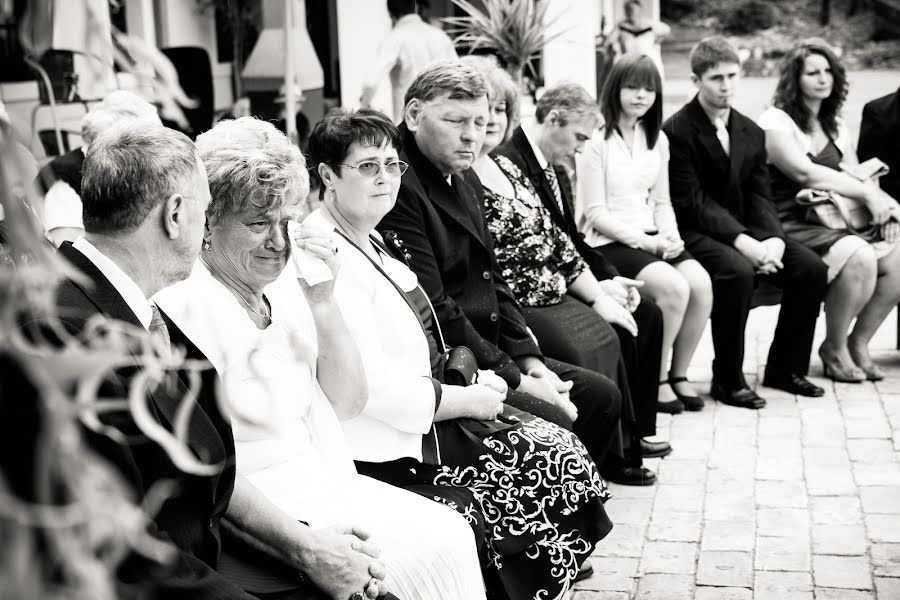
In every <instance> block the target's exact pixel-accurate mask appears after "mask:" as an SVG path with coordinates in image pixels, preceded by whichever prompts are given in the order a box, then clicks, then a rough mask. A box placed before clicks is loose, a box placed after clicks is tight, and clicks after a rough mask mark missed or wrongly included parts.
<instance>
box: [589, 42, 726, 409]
mask: <svg viewBox="0 0 900 600" xmlns="http://www.w3.org/2000/svg"><path fill="white" fill-rule="evenodd" d="M600 103H601V109H602V111H603V116H604V118H605V120H606V125H605V127H604V129H602V130H600V131H598V132H596V133H595V134H594V137H593V138H592V139H591V140H590V141H589V142H588V143H587V144H586V145H585V149H584V152H582V153H581V155H580V156H579V157H578V169H577V172H578V193H577V195H576V202H575V217H576V220H577V221H578V227H579V229H580V230H581V231H582V232H583V233H584V235H585V240H586V241H587V243H588V244H590V245H591V246H594V247H598V246H602V252H603V255H604V256H606V258H607V259H609V260H610V262H612V263H613V265H615V267H616V268H617V269H618V270H619V272H620V273H621V274H622V275H624V276H625V277H633V278H636V279H640V280H643V281H644V287H643V289H642V293H644V294H646V295H648V296H649V297H650V298H652V299H653V300H654V301H655V302H656V303H657V304H658V305H659V308H660V309H661V310H662V312H663V322H664V326H663V361H662V366H661V372H660V395H659V410H660V411H664V412H670V413H678V412H681V410H682V409H683V408H687V409H688V410H700V409H701V408H703V401H702V399H700V398H699V397H698V396H697V394H696V393H695V392H694V390H693V388H692V387H691V385H690V383H689V382H688V381H687V368H688V366H689V365H690V362H691V357H692V356H693V354H694V350H695V349H696V347H697V343H698V342H699V341H700V335H701V334H702V333H703V328H704V326H705V325H706V320H707V319H708V318H709V314H710V310H711V309H712V284H711V282H710V279H709V275H708V274H707V273H706V271H705V270H704V269H703V267H702V266H700V263H698V262H697V261H696V260H694V259H693V258H692V257H691V256H690V254H688V253H687V252H685V251H684V242H683V241H682V240H681V237H680V235H679V233H678V223H677V222H676V221H675V213H674V212H673V210H672V203H671V201H670V199H669V167H668V163H669V142H668V140H667V139H666V135H665V134H664V133H663V132H662V131H660V127H661V125H662V82H661V79H660V76H659V71H658V70H657V69H656V66H655V64H654V63H653V61H652V60H651V59H650V57H648V56H646V55H643V54H628V55H625V56H623V57H622V58H621V59H620V60H619V61H618V62H617V63H616V64H615V65H613V68H612V70H611V72H610V75H609V79H608V80H607V83H606V86H605V87H604V89H603V95H602V98H601V101H600ZM670 350H671V352H672V367H671V369H670V370H669V372H668V376H666V366H667V362H668V361H667V356H668V353H669V351H670Z"/></svg>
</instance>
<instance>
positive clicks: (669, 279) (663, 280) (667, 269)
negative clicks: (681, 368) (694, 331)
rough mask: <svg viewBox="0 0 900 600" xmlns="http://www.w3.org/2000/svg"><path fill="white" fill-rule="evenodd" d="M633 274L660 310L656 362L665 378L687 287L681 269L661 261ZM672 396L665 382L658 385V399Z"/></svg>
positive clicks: (688, 296)
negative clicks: (660, 331)
mask: <svg viewBox="0 0 900 600" xmlns="http://www.w3.org/2000/svg"><path fill="white" fill-rule="evenodd" d="M637 278H638V279H640V280H641V281H643V282H644V287H643V288H641V293H642V294H646V295H647V296H649V297H650V298H652V299H653V301H654V302H656V304H657V306H659V309H660V310H661V311H662V314H663V335H662V361H661V362H660V373H659V380H660V381H666V380H667V379H668V375H667V373H666V367H667V365H668V363H669V353H670V352H671V350H672V344H673V343H674V342H675V337H676V336H677V335H678V331H679V330H680V329H681V323H682V321H683V320H684V314H685V311H686V310H687V307H688V301H689V299H690V294H691V288H690V286H689V285H688V282H687V280H686V279H685V278H684V277H683V276H682V275H681V273H679V272H678V271H677V270H675V268H674V267H672V265H670V264H669V263H666V262H663V261H657V262H653V263H650V264H649V265H647V266H646V267H644V268H643V269H641V272H640V273H638V276H637ZM674 399H675V394H674V393H673V392H672V390H671V389H669V388H668V386H660V395H659V401H660V402H668V401H671V400H674Z"/></svg>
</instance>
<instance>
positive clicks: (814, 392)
mask: <svg viewBox="0 0 900 600" xmlns="http://www.w3.org/2000/svg"><path fill="white" fill-rule="evenodd" d="M763 385H764V386H766V387H770V388H775V389H777V390H784V391H785V392H787V393H789V394H797V395H798V396H809V397H810V398H818V397H819V396H824V395H825V390H823V389H822V388H820V387H819V386H817V385H814V384H813V383H812V382H810V381H809V380H808V379H807V378H806V377H803V376H802V375H793V374H791V375H775V374H769V373H766V376H765V377H763Z"/></svg>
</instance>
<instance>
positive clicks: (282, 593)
mask: <svg viewBox="0 0 900 600" xmlns="http://www.w3.org/2000/svg"><path fill="white" fill-rule="evenodd" d="M81 196H82V202H83V205H84V228H85V236H84V237H82V238H79V239H78V240H76V241H75V242H74V243H69V242H65V243H64V244H63V245H62V247H61V248H60V250H59V253H60V255H61V256H62V257H63V258H64V259H66V260H67V261H68V262H69V263H71V265H72V266H73V267H75V268H76V269H77V270H78V271H80V273H81V275H82V276H83V277H81V278H73V279H67V280H65V281H63V282H62V284H61V285H60V287H59V290H58V298H57V303H58V307H59V315H60V318H61V320H62V322H63V325H64V326H65V327H66V329H68V330H69V331H70V332H72V333H77V332H79V331H83V330H84V327H85V325H86V324H87V322H88V321H90V320H91V319H96V317H97V316H98V315H100V316H102V317H103V318H105V319H107V320H110V321H118V322H121V323H122V324H124V325H125V326H127V327H129V328H130V329H131V330H132V331H136V332H138V334H141V335H140V337H143V336H144V335H149V337H150V338H151V339H152V340H155V345H156V347H157V348H158V351H159V352H160V354H162V355H163V357H165V356H166V355H167V354H169V352H170V350H174V349H176V348H180V349H183V350H184V351H185V352H186V355H187V358H188V359H195V360H205V357H204V356H203V354H202V353H201V352H200V350H199V349H198V348H197V347H196V346H195V345H194V344H193V343H191V341H190V340H189V339H188V338H187V337H186V336H185V335H184V334H183V333H182V332H181V331H180V330H179V329H178V327H177V326H175V325H174V323H173V322H172V321H171V320H170V319H169V318H168V317H167V316H166V315H164V314H163V313H162V312H161V311H160V310H159V309H158V308H157V307H156V306H155V305H154V304H153V303H152V302H151V301H150V300H149V298H150V297H151V296H152V295H153V294H155V293H156V292H157V291H159V290H160V289H162V288H164V287H166V286H168V285H171V284H173V283H175V282H177V281H179V280H181V279H183V278H185V277H186V276H187V275H188V274H189V273H190V271H191V268H192V266H193V265H194V262H195V261H196V259H197V256H198V254H199V251H200V244H201V241H202V236H203V229H204V223H205V210H206V206H207V204H208V203H209V199H210V192H209V186H208V183H207V179H206V173H205V170H204V168H203V165H202V163H201V162H200V156H199V153H198V152H197V150H196V148H195V147H194V145H193V143H192V142H191V141H190V140H189V139H188V138H187V137H186V136H185V135H183V134H181V133H179V132H176V131H174V130H171V129H166V128H161V127H159V128H138V127H133V128H127V127H124V128H117V129H116V130H115V131H110V132H108V133H104V134H101V135H100V136H99V137H98V138H97V139H96V140H95V141H94V143H92V145H91V152H90V153H89V154H88V155H87V157H86V158H85V161H84V167H83V178H82V194H81ZM144 330H146V332H147V334H143V332H144ZM141 374H144V375H149V376H150V379H149V383H146V385H147V401H146V405H147V409H148V414H147V415H146V416H147V418H149V419H151V420H152V421H153V425H154V429H156V430H157V431H156V433H155V434H154V435H153V436H152V440H151V439H148V437H147V435H145V434H146V433H147V432H148V429H147V428H146V426H145V425H140V426H139V424H138V422H137V421H136V420H135V418H134V417H133V415H132V413H131V412H130V411H121V412H107V413H103V415H102V416H101V417H100V418H101V420H102V422H103V424H104V425H105V426H107V427H108V428H111V429H112V430H113V431H118V432H121V433H122V434H123V435H124V436H125V439H126V440H129V441H130V443H122V442H121V440H120V439H115V438H114V437H110V436H107V435H105V434H99V433H96V432H93V431H91V432H88V433H86V435H87V441H88V443H89V445H90V446H92V447H93V448H94V449H95V450H96V452H97V453H98V454H99V455H100V456H103V457H104V458H106V459H107V460H108V461H110V462H111V463H112V464H113V465H115V466H116V467H118V469H119V470H120V471H121V473H122V476H123V478H124V479H125V480H126V481H127V482H128V483H130V484H131V486H132V487H133V488H134V490H135V492H136V494H137V497H138V498H139V499H142V498H144V497H145V496H146V495H147V494H148V492H149V490H151V488H152V487H153V486H154V485H155V484H156V483H158V482H160V481H163V480H171V481H173V482H175V484H176V493H175V494H174V495H173V496H171V497H170V498H168V499H167V500H166V501H165V503H164V504H163V505H162V507H161V509H160V510H159V512H158V513H157V514H156V515H154V517H153V524H152V529H151V533H153V534H154V535H156V536H158V537H159V538H161V539H163V540H166V541H170V542H171V543H173V544H174V545H175V546H176V547H177V548H178V549H179V552H178V555H177V560H176V561H175V562H174V563H173V564H172V565H163V566H151V565H148V564H147V563H146V561H144V562H140V561H131V560H127V561H126V562H125V566H124V567H123V568H124V569H125V570H124V571H122V570H121V569H120V573H119V574H118V575H119V579H120V581H121V582H122V585H123V586H124V587H123V589H124V588H128V589H134V588H135V586H136V587H137V588H138V589H144V590H149V591H152V592H154V593H155V594H156V595H157V596H158V597H160V598H166V599H168V598H191V599H194V598H209V599H212V598H234V599H245V598H251V597H252V596H249V595H248V594H247V593H245V591H244V590H243V589H242V587H243V588H244V589H247V590H250V591H251V592H252V593H253V594H261V595H263V597H266V598H296V599H306V600H309V599H319V598H324V597H329V598H330V597H338V598H348V597H350V596H351V595H354V594H357V595H356V597H358V598H362V597H363V596H360V595H359V594H362V593H363V592H365V593H366V595H368V596H369V597H373V598H374V597H375V596H376V595H378V593H379V592H382V593H383V592H384V591H385V590H386V588H385V587H384V584H383V581H382V579H383V578H384V575H385V572H384V567H383V565H381V563H380V562H379V561H377V560H376V559H375V558H373V557H374V556H376V555H377V550H376V549H375V548H373V547H372V546H371V544H370V543H368V542H366V540H365V534H359V533H357V532H355V531H353V530H352V529H347V530H340V531H339V530H338V529H336V528H335V529H329V530H310V529H309V528H308V527H307V526H305V525H304V524H302V523H298V522H297V521H295V520H293V519H291V518H290V517H289V516H287V515H286V514H284V513H283V512H281V511H280V510H278V509H277V508H275V507H274V506H273V505H272V504H271V503H270V502H269V501H268V500H267V499H266V498H265V497H263V496H262V495H261V494H260V493H259V492H258V491H256V489H255V488H254V487H253V486H252V484H250V483H249V481H247V480H246V479H245V478H243V477H242V476H240V475H236V472H235V457H234V438H233V435H232V432H231V426H230V424H229V421H228V419H227V417H226V416H225V415H223V414H222V412H221V411H220V409H219V403H218V401H217V399H216V397H215V392H216V385H215V384H216V374H215V371H213V370H212V369H206V370H203V371H201V372H200V387H199V390H198V391H197V394H196V396H192V395H191V394H189V393H188V389H189V383H188V382H189V374H188V373H186V372H185V371H183V370H180V371H177V372H176V371H169V372H166V373H163V374H160V375H159V380H156V377H157V376H155V375H154V374H153V372H152V370H148V371H147V372H144V373H142V370H141V367H136V368H133V369H131V370H129V371H117V372H116V373H115V375H114V376H111V377H110V379H109V381H108V382H107V383H108V385H107V388H108V391H109V392H111V393H112V394H113V396H114V397H121V396H122V394H125V393H126V391H127V390H128V389H129V387H130V386H131V385H132V384H134V383H135V378H136V377H138V376H140V375H141ZM137 385H144V382H140V383H138V384H137ZM104 395H106V394H104ZM183 402H191V403H193V406H192V411H191V412H190V417H189V421H188V423H187V430H186V432H187V435H186V436H185V439H184V440H183V443H184V444H185V445H186V448H182V450H183V451H188V450H189V452H190V457H191V458H190V459H189V460H190V462H192V463H194V466H195V468H194V469H191V472H189V473H186V472H184V470H183V469H182V466H183V465H184V460H185V459H184V458H183V457H182V458H181V459H180V460H179V459H178V457H177V455H176V454H172V453H171V452H170V451H169V449H168V448H167V447H165V446H164V445H161V444H159V443H157V442H158V441H159V439H160V436H161V437H162V438H169V439H170V441H172V440H171V435H172V433H171V432H172V431H173V430H174V429H175V423H176V421H177V420H178V419H179V418H180V415H179V414H178V413H179V410H180V406H181V404H182V403H183ZM197 461H199V463H200V464H197ZM212 467H218V468H212ZM223 532H225V533H228V534H229V536H230V539H232V540H234V539H236V540H239V541H240V542H241V544H242V547H245V548H247V549H249V550H250V552H249V556H251V557H253V556H255V557H257V560H248V559H246V558H241V559H238V558H236V557H234V556H228V557H227V560H222V558H223V555H222V542H221V540H222V536H221V534H222V533H223ZM260 553H262V554H263V556H264V558H262V559H259V558H258V556H259V554H260ZM242 556H243V557H246V556H248V553H247V552H245V553H244V554H243V555H242ZM226 568H227V576H226V573H225V571H226ZM217 569H218V570H219V572H217Z"/></svg>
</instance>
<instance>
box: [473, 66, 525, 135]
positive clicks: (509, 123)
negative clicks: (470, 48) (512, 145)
mask: <svg viewBox="0 0 900 600" xmlns="http://www.w3.org/2000/svg"><path fill="white" fill-rule="evenodd" d="M460 62H463V63H466V64H470V65H473V66H474V67H475V68H476V69H478V70H479V71H480V72H481V74H482V75H484V78H485V80H486V81H487V84H488V100H489V101H491V102H494V101H495V100H497V99H501V100H503V101H504V102H506V131H505V132H503V139H504V141H505V140H506V139H507V138H508V137H509V133H510V132H511V131H512V130H513V129H515V128H516V127H518V124H519V89H518V87H516V83H515V82H514V81H513V78H512V76H511V75H510V74H509V72H507V71H506V70H505V69H503V68H501V67H500V64H499V63H498V62H497V59H496V58H494V57H493V56H474V55H470V56H465V57H463V58H461V59H460Z"/></svg>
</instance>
